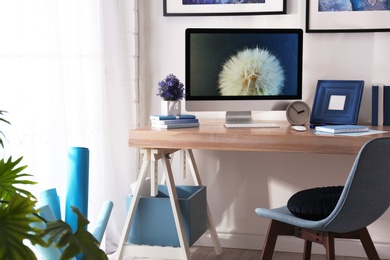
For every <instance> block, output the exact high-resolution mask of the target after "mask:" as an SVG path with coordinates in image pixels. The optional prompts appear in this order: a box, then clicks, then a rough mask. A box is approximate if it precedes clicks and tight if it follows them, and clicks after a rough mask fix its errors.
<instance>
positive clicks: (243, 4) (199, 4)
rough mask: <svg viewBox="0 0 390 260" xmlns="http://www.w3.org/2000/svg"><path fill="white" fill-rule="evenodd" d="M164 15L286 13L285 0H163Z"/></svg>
mask: <svg viewBox="0 0 390 260" xmlns="http://www.w3.org/2000/svg"><path fill="white" fill-rule="evenodd" d="M163 1H164V2H163V3H164V7H163V10H164V16H206V15H210V16H211V15H265V14H286V2H287V0H163Z"/></svg>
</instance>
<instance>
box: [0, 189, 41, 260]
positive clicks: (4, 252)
mask: <svg viewBox="0 0 390 260" xmlns="http://www.w3.org/2000/svg"><path fill="white" fill-rule="evenodd" d="M35 203H36V202H35V201H33V200H31V199H30V198H26V197H23V196H21V195H19V194H15V195H13V196H12V197H11V198H10V200H9V203H8V204H6V206H5V207H1V208H0V259H36V256H35V254H34V253H33V252H32V251H31V249H30V248H29V247H28V246H26V245H24V244H23V240H25V239H28V240H30V241H31V243H32V244H33V245H35V244H39V245H41V246H47V245H46V243H45V242H44V241H43V240H42V238H41V237H40V234H41V232H42V231H41V230H40V229H37V228H32V227H30V223H33V222H42V220H41V219H40V218H38V217H37V216H36V215H35V214H37V213H38V211H37V210H36V209H35V208H34V206H35Z"/></svg>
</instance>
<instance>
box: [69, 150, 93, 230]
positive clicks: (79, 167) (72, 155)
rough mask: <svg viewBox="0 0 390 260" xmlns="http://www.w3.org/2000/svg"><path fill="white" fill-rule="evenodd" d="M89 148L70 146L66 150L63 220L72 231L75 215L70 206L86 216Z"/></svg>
mask: <svg viewBox="0 0 390 260" xmlns="http://www.w3.org/2000/svg"><path fill="white" fill-rule="evenodd" d="M88 180H89V150H88V148H84V147H71V148H70V149H69V151H68V190H67V195H66V207H65V222H66V223H68V224H69V225H70V226H71V227H72V230H73V232H74V231H76V230H77V215H76V214H75V213H74V212H73V211H72V208H71V206H74V207H77V208H78V209H79V211H80V212H81V214H83V215H84V216H85V218H88Z"/></svg>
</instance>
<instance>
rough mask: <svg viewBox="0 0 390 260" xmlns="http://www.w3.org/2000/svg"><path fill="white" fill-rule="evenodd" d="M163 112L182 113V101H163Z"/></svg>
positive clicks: (166, 113) (177, 114)
mask: <svg viewBox="0 0 390 260" xmlns="http://www.w3.org/2000/svg"><path fill="white" fill-rule="evenodd" d="M161 114H162V115H165V116H167V115H172V116H179V115H180V114H181V102H180V101H166V100H162V101H161Z"/></svg>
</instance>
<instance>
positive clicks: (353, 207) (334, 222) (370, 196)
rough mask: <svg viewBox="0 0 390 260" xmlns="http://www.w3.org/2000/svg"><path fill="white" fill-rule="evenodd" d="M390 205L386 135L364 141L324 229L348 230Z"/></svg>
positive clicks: (361, 225) (388, 140) (389, 153)
mask: <svg viewBox="0 0 390 260" xmlns="http://www.w3.org/2000/svg"><path fill="white" fill-rule="evenodd" d="M389 206H390V138H377V139H373V140H371V141H368V142H367V143H366V144H364V145H363V147H362V148H361V150H360V152H359V154H358V156H357V157H356V159H355V162H354V164H353V167H352V169H351V172H350V174H349V176H348V179H347V181H346V183H345V186H344V190H343V192H342V194H341V196H340V199H339V201H338V203H337V205H336V208H335V209H334V211H333V212H332V213H331V214H330V215H329V216H328V217H327V218H326V219H324V226H323V227H324V230H328V231H332V232H349V231H354V230H358V229H360V228H364V227H366V226H368V225H370V224H371V223H373V222H374V221H375V220H377V219H378V218H379V217H380V216H381V215H383V213H385V211H386V210H387V209H388V208H389Z"/></svg>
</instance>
